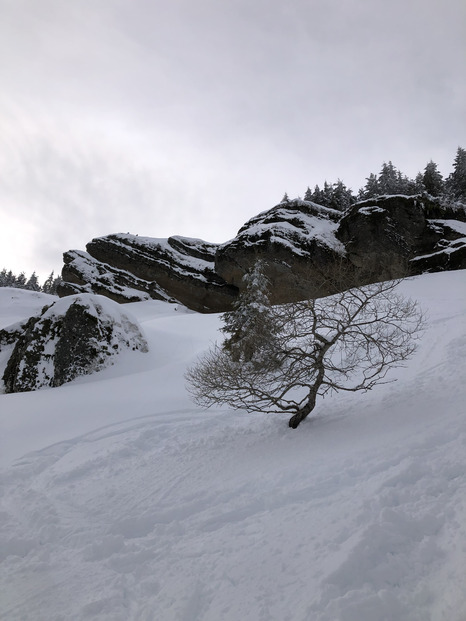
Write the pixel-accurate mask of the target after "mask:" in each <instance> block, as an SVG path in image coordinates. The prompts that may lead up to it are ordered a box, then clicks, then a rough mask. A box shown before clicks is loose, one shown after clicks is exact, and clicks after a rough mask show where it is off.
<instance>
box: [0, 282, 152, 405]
mask: <svg viewBox="0 0 466 621" xmlns="http://www.w3.org/2000/svg"><path fill="white" fill-rule="evenodd" d="M5 348H6V349H7V350H10V352H11V353H10V355H9V359H8V362H7V364H6V368H5V371H4V373H3V382H4V386H5V392H7V393H13V392H27V391H31V390H37V389H39V388H43V387H52V386H61V385H62V384H64V383H66V382H69V381H71V380H72V379H74V378H75V377H77V376H79V375H89V374H90V373H94V372H96V371H100V370H101V369H103V368H105V367H107V366H109V365H110V364H112V363H113V359H114V357H115V356H116V355H117V354H118V353H120V352H121V351H123V350H125V349H131V350H139V351H141V352H146V351H147V343H146V341H145V339H144V337H143V335H142V333H141V331H140V329H139V327H138V325H137V324H136V322H135V321H134V320H131V319H130V318H129V317H128V316H127V314H125V313H123V312H122V310H121V306H120V305H118V304H116V303H115V302H112V301H111V300H109V299H108V298H106V297H103V296H95V295H90V294H81V295H75V296H71V297H66V298H65V299H63V300H59V301H57V302H55V303H54V304H52V305H50V306H45V307H44V308H43V310H42V312H41V313H40V314H39V315H36V316H33V317H30V318H29V319H28V320H26V321H23V322H21V323H19V324H15V325H13V326H10V327H8V328H5V329H3V330H0V351H2V350H4V349H5Z"/></svg>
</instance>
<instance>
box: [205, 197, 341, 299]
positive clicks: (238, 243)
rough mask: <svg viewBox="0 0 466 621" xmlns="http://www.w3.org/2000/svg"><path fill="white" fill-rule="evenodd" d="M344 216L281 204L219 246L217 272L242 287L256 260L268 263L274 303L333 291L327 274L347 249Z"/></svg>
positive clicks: (312, 207) (302, 205)
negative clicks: (341, 228)
mask: <svg viewBox="0 0 466 621" xmlns="http://www.w3.org/2000/svg"><path fill="white" fill-rule="evenodd" d="M340 217H341V212H338V211H336V210H334V209H327V208H325V207H321V206H320V205H316V204H314V203H311V202H308V201H302V200H292V201H288V202H286V203H280V204H279V205H277V206H276V207H274V208H272V209H270V210H269V211H266V212H263V213H261V214H259V215H258V216H256V217H255V218H252V219H251V220H249V221H248V222H247V223H246V224H245V225H244V226H243V227H242V228H241V229H240V230H239V232H238V234H237V236H236V237H235V238H234V239H233V240H231V241H229V242H227V243H226V244H223V245H221V246H219V248H218V250H217V254H216V257H215V270H216V272H217V273H218V274H219V275H220V276H221V277H222V278H223V279H224V280H226V281H227V282H229V283H232V284H234V285H235V286H237V287H238V288H241V286H242V278H243V276H244V274H245V273H246V272H247V271H248V270H249V269H251V267H252V266H253V265H254V263H255V261H257V259H262V260H264V262H265V273H266V275H267V277H268V278H269V280H270V281H271V284H272V286H271V296H270V298H271V301H272V303H274V304H278V303H282V302H288V301H290V300H296V299H303V298H305V297H313V296H321V295H326V294H328V293H330V292H331V290H330V289H329V288H328V283H326V282H325V278H322V274H323V273H325V271H326V268H327V267H328V266H330V265H333V264H334V263H335V262H336V261H338V260H340V259H341V258H342V257H343V256H344V254H345V248H344V246H343V244H342V243H341V242H339V240H338V239H337V237H336V235H335V232H336V230H337V228H338V219H339V218H340Z"/></svg>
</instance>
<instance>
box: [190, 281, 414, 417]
mask: <svg viewBox="0 0 466 621" xmlns="http://www.w3.org/2000/svg"><path fill="white" fill-rule="evenodd" d="M398 284H399V281H389V282H381V283H374V284H370V285H366V286H361V287H359V286H358V287H353V288H351V289H348V290H345V291H342V292H341V293H336V294H334V295H332V296H329V297H326V298H320V299H312V300H304V301H300V302H294V303H291V304H285V305H282V306H276V307H270V309H269V314H268V320H270V315H272V316H273V320H274V326H275V328H274V334H273V338H272V339H271V341H270V342H268V341H267V340H265V339H264V337H263V333H262V334H261V338H260V339H258V341H257V343H258V351H257V355H255V356H252V357H250V358H249V359H248V360H244V358H243V359H242V360H238V358H237V357H235V356H232V354H231V351H230V350H229V349H228V348H225V347H224V346H223V345H215V346H214V347H213V348H211V349H210V350H209V351H208V352H207V353H205V354H204V355H203V356H202V357H201V358H200V359H199V361H198V362H197V364H196V365H195V366H193V367H192V368H191V369H189V370H188V372H187V381H188V390H189V391H190V392H191V394H192V395H193V397H194V400H195V402H196V403H198V404H199V405H202V406H204V407H210V406H212V405H214V404H227V405H229V406H231V407H233V408H238V409H240V408H245V409H246V410H248V411H261V412H263V411H268V412H288V413H292V414H293V415H292V417H291V418H290V421H289V426H290V427H292V428H293V429H296V428H297V427H298V425H299V424H300V423H301V422H302V421H303V420H304V419H305V418H306V417H307V416H308V415H309V414H310V413H311V412H312V411H313V409H314V407H315V405H316V400H317V397H318V396H323V395H325V394H327V393H329V392H332V391H351V392H355V391H367V390H370V389H371V388H373V387H374V386H375V385H376V384H379V383H382V382H384V381H385V377H386V374H387V371H388V370H389V369H390V368H392V367H396V366H402V365H403V363H404V362H405V361H406V360H407V359H408V358H409V357H410V356H411V355H412V353H413V352H414V350H415V349H416V341H417V340H418V338H419V337H420V334H421V332H422V328H423V316H422V312H421V310H420V309H419V307H418V304H417V303H416V302H414V301H412V300H407V299H405V298H404V297H403V296H401V295H400V294H398V293H397V292H396V291H395V290H396V287H397V286H398ZM248 342H249V344H251V343H253V342H254V339H253V338H252V335H250V337H249V339H248Z"/></svg>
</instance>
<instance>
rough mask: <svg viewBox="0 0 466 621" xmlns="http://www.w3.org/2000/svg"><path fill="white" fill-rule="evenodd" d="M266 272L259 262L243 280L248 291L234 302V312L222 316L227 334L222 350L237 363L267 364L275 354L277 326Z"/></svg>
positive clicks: (241, 293) (223, 330) (242, 292)
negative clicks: (266, 361)
mask: <svg viewBox="0 0 466 621" xmlns="http://www.w3.org/2000/svg"><path fill="white" fill-rule="evenodd" d="M264 270H265V264H264V263H263V261H260V260H259V261H256V263H255V265H254V267H253V268H252V269H251V270H250V271H249V272H247V273H246V274H245V275H244V277H243V284H244V289H243V290H242V291H241V292H240V294H239V296H238V298H237V300H236V302H235V303H234V305H233V310H231V311H228V312H226V313H224V314H223V317H222V319H223V322H224V326H223V328H222V332H224V333H225V334H226V335H227V337H226V339H225V341H224V342H223V345H222V348H223V349H224V350H225V351H227V352H228V353H229V354H230V356H231V358H232V359H233V360H234V361H236V362H245V363H246V362H252V363H259V362H260V363H261V364H263V363H264V361H265V360H267V359H268V360H271V359H272V358H273V355H274V354H273V351H274V347H273V342H274V335H275V333H276V326H275V324H274V322H273V319H272V311H271V306H270V301H269V293H268V292H269V287H270V281H269V280H268V278H267V277H266V276H265V273H264Z"/></svg>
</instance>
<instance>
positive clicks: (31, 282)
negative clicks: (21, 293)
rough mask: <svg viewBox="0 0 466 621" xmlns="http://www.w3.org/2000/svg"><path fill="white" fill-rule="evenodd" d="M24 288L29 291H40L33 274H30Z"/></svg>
mask: <svg viewBox="0 0 466 621" xmlns="http://www.w3.org/2000/svg"><path fill="white" fill-rule="evenodd" d="M24 288H25V289H29V290H30V291H40V285H39V280H38V278H37V274H36V273H35V272H33V273H32V274H31V276H30V277H29V280H28V281H27V282H26V284H25V285H24Z"/></svg>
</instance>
